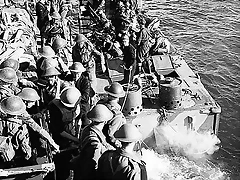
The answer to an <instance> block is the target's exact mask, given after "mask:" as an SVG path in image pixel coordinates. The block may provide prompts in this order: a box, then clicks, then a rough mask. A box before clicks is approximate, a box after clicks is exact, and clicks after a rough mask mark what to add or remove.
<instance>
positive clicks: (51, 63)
mask: <svg viewBox="0 0 240 180" xmlns="http://www.w3.org/2000/svg"><path fill="white" fill-rule="evenodd" d="M57 66H58V60H57V59H56V58H51V57H44V59H43V61H42V64H41V66H40V68H41V69H42V70H45V69H47V68H50V67H57Z"/></svg>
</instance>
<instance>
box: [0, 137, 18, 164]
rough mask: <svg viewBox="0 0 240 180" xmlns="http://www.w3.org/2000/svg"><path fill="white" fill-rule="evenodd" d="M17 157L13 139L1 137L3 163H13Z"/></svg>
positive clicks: (0, 149)
mask: <svg viewBox="0 0 240 180" xmlns="http://www.w3.org/2000/svg"><path fill="white" fill-rule="evenodd" d="M14 156H15V150H14V149H13V144H12V138H11V137H5V136H0V157H1V159H2V160H3V162H7V161H11V160H12V159H13V157H14Z"/></svg>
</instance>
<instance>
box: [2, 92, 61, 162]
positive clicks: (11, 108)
mask: <svg viewBox="0 0 240 180" xmlns="http://www.w3.org/2000/svg"><path fill="white" fill-rule="evenodd" d="M0 108H1V111H2V113H3V115H2V118H1V120H0V123H1V125H0V127H1V129H0V134H1V135H2V136H8V135H10V136H11V137H12V138H11V142H12V144H13V148H14V150H15V151H17V150H21V151H22V153H23V154H24V158H25V159H26V160H29V159H30V158H31V156H32V149H31V146H30V143H29V135H28V130H27V127H28V128H31V129H32V130H33V131H36V132H38V133H39V134H40V135H41V136H42V137H43V138H45V139H47V140H48V142H49V143H50V144H51V145H52V146H53V148H54V149H55V150H56V151H57V152H59V146H58V145H57V144H56V143H55V142H54V140H53V139H52V138H51V136H50V135H49V134H48V132H47V131H45V130H44V129H43V128H42V127H40V126H39V125H38V124H37V123H36V122H35V121H34V120H33V119H32V118H31V117H30V116H29V114H27V112H26V106H25V104H24V102H23V101H22V99H21V98H20V97H18V96H11V97H6V98H4V99H3V100H2V101H1V103H0ZM16 153H17V152H16ZM20 156H21V154H20ZM13 157H14V156H11V157H7V158H6V159H5V160H8V161H10V160H11V159H12V158H13ZM21 160H22V159H21ZM19 163H22V162H21V161H19Z"/></svg>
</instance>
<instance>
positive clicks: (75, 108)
mask: <svg viewBox="0 0 240 180" xmlns="http://www.w3.org/2000/svg"><path fill="white" fill-rule="evenodd" d="M80 98H81V93H80V92H79V90H78V89H77V88H75V87H66V88H65V89H63V90H62V92H61V95H60V99H54V100H53V101H52V102H51V103H50V104H49V106H48V110H49V114H50V126H49V127H50V131H51V133H52V135H53V139H54V140H55V141H56V142H57V143H59V145H60V149H67V148H70V147H74V146H76V145H78V144H79V139H78V136H79V128H80V125H79V124H78V123H79V118H78V116H79V114H80V104H79V101H80ZM71 158H72V155H71V153H69V152H65V153H61V154H58V155H56V156H55V157H54V162H55V165H56V172H57V174H56V179H67V178H68V176H69V173H70V164H69V163H70V160H71Z"/></svg>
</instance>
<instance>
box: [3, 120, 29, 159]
mask: <svg viewBox="0 0 240 180" xmlns="http://www.w3.org/2000/svg"><path fill="white" fill-rule="evenodd" d="M18 149H21V150H22V152H23V153H24V155H25V159H29V158H30V157H31V154H32V149H31V146H30V143H29V134H28V129H27V125H26V124H22V120H19V119H15V118H5V119H1V120H0V156H1V160H3V161H4V162H7V161H11V160H12V159H13V158H14V156H15V151H16V150H18Z"/></svg>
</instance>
